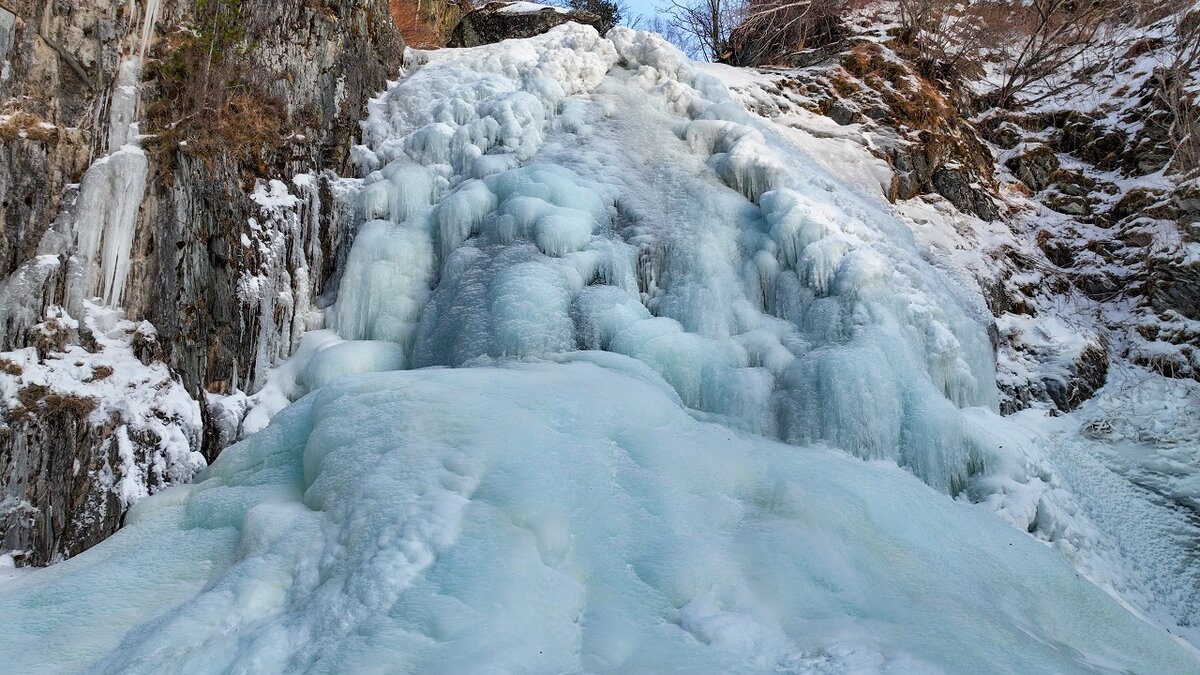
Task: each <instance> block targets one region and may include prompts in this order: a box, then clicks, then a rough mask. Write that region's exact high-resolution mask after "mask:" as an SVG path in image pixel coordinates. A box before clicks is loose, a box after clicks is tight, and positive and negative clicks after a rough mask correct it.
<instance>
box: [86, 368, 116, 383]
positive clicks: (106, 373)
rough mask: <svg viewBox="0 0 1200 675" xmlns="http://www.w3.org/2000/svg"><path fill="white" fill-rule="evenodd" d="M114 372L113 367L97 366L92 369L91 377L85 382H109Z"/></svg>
mask: <svg viewBox="0 0 1200 675" xmlns="http://www.w3.org/2000/svg"><path fill="white" fill-rule="evenodd" d="M113 372H114V371H113V369H112V366H95V367H94V368H92V374H91V376H90V377H88V378H87V379H86V380H84V382H87V383H92V382H99V381H100V380H107V379H108V378H110V377H112V374H113Z"/></svg>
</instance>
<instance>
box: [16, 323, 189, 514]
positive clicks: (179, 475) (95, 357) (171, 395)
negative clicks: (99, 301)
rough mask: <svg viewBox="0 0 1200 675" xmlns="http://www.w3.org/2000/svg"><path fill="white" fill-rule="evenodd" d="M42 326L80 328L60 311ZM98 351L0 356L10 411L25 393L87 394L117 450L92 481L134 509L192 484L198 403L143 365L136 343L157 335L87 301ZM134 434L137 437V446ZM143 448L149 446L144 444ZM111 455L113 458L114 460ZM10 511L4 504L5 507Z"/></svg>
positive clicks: (159, 369) (162, 369)
mask: <svg viewBox="0 0 1200 675" xmlns="http://www.w3.org/2000/svg"><path fill="white" fill-rule="evenodd" d="M51 315H52V318H51V319H49V320H48V321H46V322H43V323H42V324H39V326H38V329H39V330H41V331H42V332H43V333H44V334H46V335H48V336H51V338H52V336H53V335H54V334H57V333H59V332H61V331H64V330H76V329H78V328H80V323H81V322H80V321H77V320H75V319H74V318H72V317H70V316H69V315H67V314H66V313H65V312H63V311H62V310H61V309H57V310H56V309H55V308H51ZM82 323H83V327H84V328H85V329H86V331H87V332H88V334H89V335H90V336H91V338H92V340H93V342H94V344H95V348H94V349H93V350H91V351H89V350H87V349H84V348H83V347H81V346H78V345H67V346H66V347H65V348H63V349H62V350H61V351H58V350H51V351H50V352H49V353H48V354H47V355H46V356H45V357H41V356H39V354H38V350H37V349H36V348H35V347H26V348H24V349H20V350H16V351H11V352H2V353H0V363H3V364H4V366H5V368H4V369H3V372H0V397H2V399H3V406H4V408H5V409H7V410H19V409H21V408H22V407H23V406H24V405H25V404H24V403H23V402H22V399H21V393H22V392H23V391H34V390H36V389H37V388H45V395H44V396H42V398H46V397H47V396H50V395H56V396H60V397H64V398H67V399H72V398H77V399H87V400H90V402H91V403H92V411H91V412H90V413H89V415H88V419H87V422H88V423H89V424H91V425H92V426H94V427H98V428H103V427H105V426H106V425H112V427H113V431H112V437H111V441H110V443H111V444H112V447H113V448H114V449H115V452H112V453H109V455H102V456H101V457H99V459H101V460H103V465H102V466H99V467H98V468H94V469H89V470H90V471H92V472H93V474H94V476H93V480H95V481H97V482H99V483H100V484H101V485H107V487H108V488H109V489H110V490H111V492H112V493H113V494H114V495H116V497H117V499H118V500H119V502H120V504H121V505H122V506H123V507H124V506H129V505H131V504H133V503H135V502H137V501H138V500H140V499H142V498H144V497H146V496H147V495H148V494H150V493H151V492H153V491H155V490H158V489H160V488H161V487H162V486H164V485H165V484H170V483H178V482H185V481H188V480H190V479H191V478H192V476H194V475H195V474H196V473H197V472H198V471H200V470H201V469H203V468H204V467H205V466H206V462H205V460H204V457H203V455H201V454H200V452H199V451H198V449H199V445H200V435H201V419H200V407H199V405H198V404H197V403H196V401H194V400H193V399H192V398H191V397H190V396H189V395H188V393H187V391H186V389H184V387H183V385H182V384H180V383H179V382H176V381H175V380H174V379H173V377H172V375H171V372H170V371H169V370H168V368H167V367H166V366H165V365H164V364H162V363H157V362H152V363H151V364H150V365H145V364H143V363H142V362H141V361H140V360H138V358H137V357H136V356H135V354H134V347H133V345H134V343H135V342H138V341H141V342H153V341H154V340H156V336H155V333H154V329H153V327H152V326H150V324H148V323H146V322H134V321H128V320H126V319H124V318H123V317H122V316H121V313H120V312H119V311H116V310H111V309H108V308H104V307H99V306H97V305H94V304H91V303H87V304H85V314H84V317H83V320H82ZM131 433H136V434H137V435H138V436H139V437H140V438H144V439H147V440H145V441H139V442H138V443H137V444H136V445H135V443H134V441H133V440H131V437H130V435H131ZM143 445H144V446H145V447H143ZM109 457H115V458H116V460H117V462H116V464H115V465H113V464H112V463H110V459H109ZM0 508H7V507H0Z"/></svg>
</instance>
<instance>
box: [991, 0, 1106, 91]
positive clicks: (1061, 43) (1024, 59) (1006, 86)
mask: <svg viewBox="0 0 1200 675" xmlns="http://www.w3.org/2000/svg"><path fill="white" fill-rule="evenodd" d="M1009 7H1010V8H1011V14H1010V15H1009V17H1008V18H1007V23H1008V24H1009V25H1011V26H1012V27H1013V34H1014V35H1016V36H1019V38H1018V40H1017V42H1016V44H1015V45H1014V48H1012V49H1009V50H1006V51H1007V52H1008V55H1007V58H1006V59H1005V60H1006V63H1005V64H1004V65H1005V68H1004V78H1003V80H1002V81H1001V83H1000V86H999V87H998V88H997V89H996V91H995V103H996V105H998V106H1001V107H1007V106H1011V105H1013V104H1014V103H1016V98H1017V96H1018V95H1019V94H1021V93H1023V92H1027V91H1028V90H1030V89H1031V88H1032V87H1033V86H1034V85H1041V89H1040V91H1039V92H1038V94H1037V95H1036V96H1035V97H1034V99H1033V101H1038V100H1042V99H1045V98H1049V97H1050V96H1054V95H1055V94H1057V93H1060V92H1061V91H1062V90H1063V88H1064V87H1065V86H1066V85H1065V84H1063V83H1060V82H1056V81H1055V80H1054V76H1055V75H1060V74H1064V73H1068V72H1070V71H1072V70H1074V69H1075V67H1076V65H1077V61H1078V60H1079V59H1080V58H1081V57H1083V56H1085V55H1086V54H1088V53H1089V52H1091V51H1092V50H1093V49H1094V48H1095V47H1096V45H1097V43H1099V42H1100V41H1101V38H1102V37H1103V34H1104V31H1105V30H1106V29H1107V28H1109V27H1111V26H1112V25H1113V23H1114V21H1115V20H1116V19H1118V18H1119V17H1120V15H1121V14H1122V12H1123V11H1124V8H1123V7H1122V5H1121V3H1118V2H1112V1H1111V0H1028V2H1024V3H1012V4H1010V5H1009Z"/></svg>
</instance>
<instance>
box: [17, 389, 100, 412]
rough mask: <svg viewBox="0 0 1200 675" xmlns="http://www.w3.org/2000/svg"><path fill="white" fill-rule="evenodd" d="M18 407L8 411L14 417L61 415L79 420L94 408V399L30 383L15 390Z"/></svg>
mask: <svg viewBox="0 0 1200 675" xmlns="http://www.w3.org/2000/svg"><path fill="white" fill-rule="evenodd" d="M17 401H18V407H17V408H15V409H13V410H11V411H10V412H9V416H10V417H12V418H15V419H31V418H33V417H35V416H39V417H41V416H47V415H55V416H57V415H61V416H64V417H68V418H73V419H76V420H81V419H83V418H85V417H87V416H88V415H91V414H92V412H93V411H95V410H96V407H97V405H98V404H97V403H96V399H94V398H90V397H88V396H78V395H75V394H61V393H58V392H54V391H51V390H50V388H49V387H46V386H44V385H40V384H31V385H28V386H26V387H22V388H21V389H20V390H19V391H18V392H17Z"/></svg>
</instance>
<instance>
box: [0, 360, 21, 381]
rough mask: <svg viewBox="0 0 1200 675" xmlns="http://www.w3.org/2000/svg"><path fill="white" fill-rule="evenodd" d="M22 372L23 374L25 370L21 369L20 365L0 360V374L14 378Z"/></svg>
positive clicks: (11, 361)
mask: <svg viewBox="0 0 1200 675" xmlns="http://www.w3.org/2000/svg"><path fill="white" fill-rule="evenodd" d="M23 372H25V369H24V368H22V367H21V364H19V363H17V362H16V361H13V360H11V359H0V373H4V374H5V375H12V376H14V377H15V376H18V375H20V374H21V373H23Z"/></svg>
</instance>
